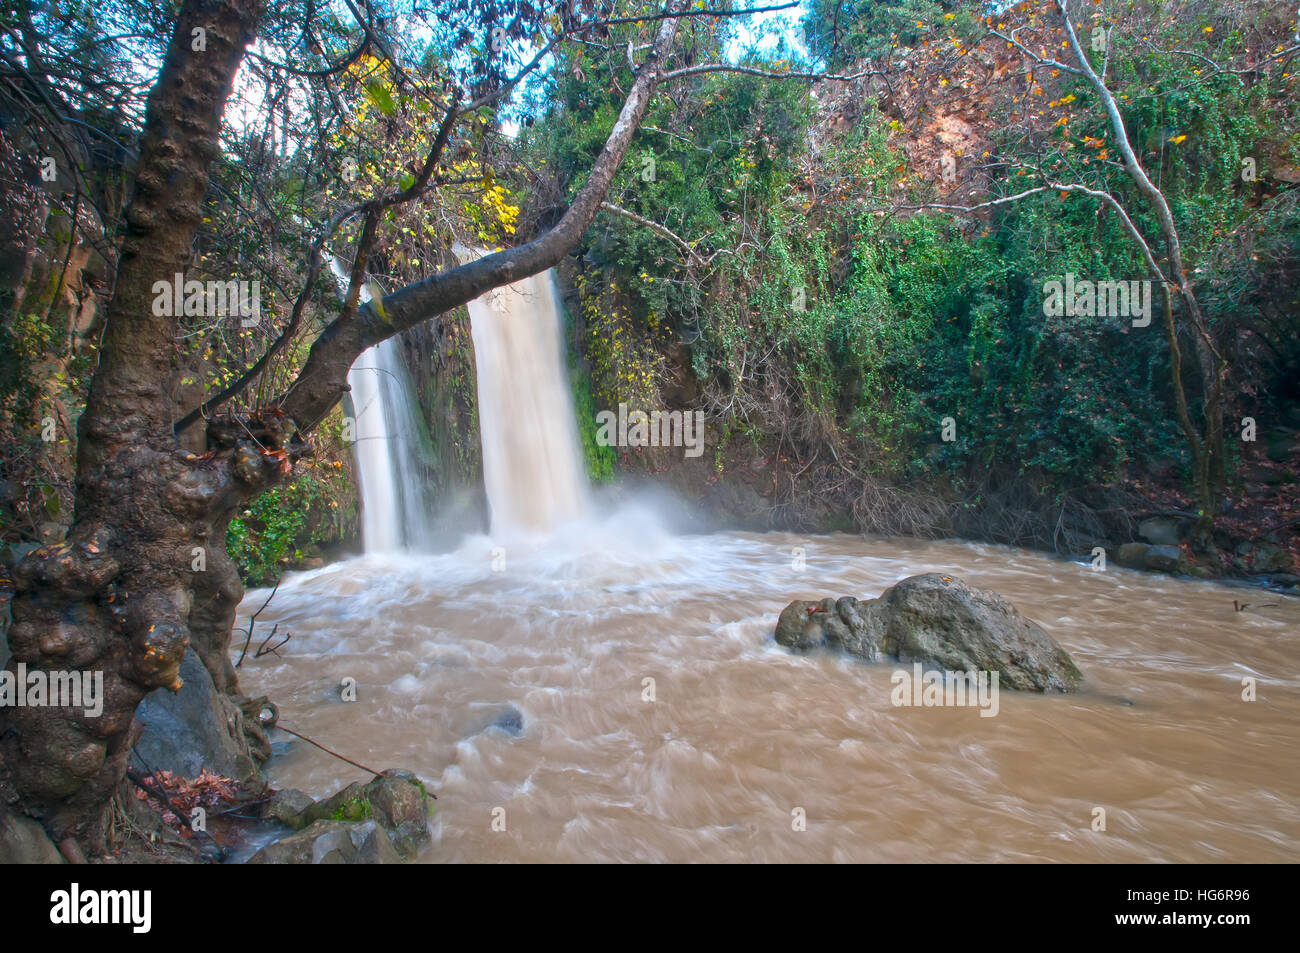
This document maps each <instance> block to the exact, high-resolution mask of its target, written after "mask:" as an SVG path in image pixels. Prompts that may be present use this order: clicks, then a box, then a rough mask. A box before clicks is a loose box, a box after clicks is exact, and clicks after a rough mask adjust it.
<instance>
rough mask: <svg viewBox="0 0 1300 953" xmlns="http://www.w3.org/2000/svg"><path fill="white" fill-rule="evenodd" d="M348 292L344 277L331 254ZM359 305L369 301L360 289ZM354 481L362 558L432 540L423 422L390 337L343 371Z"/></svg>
mask: <svg viewBox="0 0 1300 953" xmlns="http://www.w3.org/2000/svg"><path fill="white" fill-rule="evenodd" d="M330 270H331V271H333V272H334V276H335V278H336V279H337V280H338V281H339V283H340V285H341V287H342V288H343V289H344V290H345V291H346V289H347V283H348V279H347V275H346V274H345V273H344V272H343V269H342V267H341V265H340V264H339V262H338V260H337V259H336V258H334V257H332V256H331V257H330ZM361 300H362V302H363V303H364V302H366V301H369V300H370V293H369V292H368V291H367V290H366V289H365V286H364V285H363V286H362V288H361ZM348 386H349V387H351V388H352V406H353V413H354V414H355V438H356V445H355V451H356V455H357V472H358V476H359V479H360V482H361V487H360V491H361V533H362V541H363V543H364V545H365V549H366V552H368V553H391V552H397V551H400V550H418V549H422V548H425V547H427V546H428V545H429V543H430V541H431V540H432V537H433V517H432V510H431V507H430V504H429V499H428V492H427V487H428V483H429V481H428V461H427V453H426V450H425V446H424V436H423V435H424V421H423V419H422V418H421V416H420V409H419V403H418V402H417V401H416V399H415V385H414V384H413V383H412V381H411V375H410V372H409V371H408V370H407V368H406V362H405V361H403V360H402V353H401V345H400V344H399V343H398V341H397V339H396V338H389V339H388V340H387V341H383V342H381V343H379V344H377V345H375V346H374V347H372V348H370V349H369V350H367V351H365V352H363V353H362V354H361V356H360V357H358V358H357V359H356V361H355V362H354V363H353V365H352V369H351V370H349V371H348Z"/></svg>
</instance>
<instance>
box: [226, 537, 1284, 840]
mask: <svg viewBox="0 0 1300 953" xmlns="http://www.w3.org/2000/svg"><path fill="white" fill-rule="evenodd" d="M797 549H802V550H803V552H804V555H803V563H804V565H803V568H802V569H799V567H798V563H799V558H798V556H797V555H796V550H797ZM932 571H937V572H943V573H946V574H950V575H955V576H957V577H959V578H961V579H964V580H966V581H967V582H969V583H971V584H973V585H976V586H983V587H988V588H992V589H995V590H997V591H998V592H1000V593H1002V594H1003V595H1004V596H1005V597H1007V598H1008V599H1009V600H1010V601H1011V602H1012V603H1013V604H1014V605H1016V606H1017V607H1018V608H1019V609H1020V610H1021V611H1022V612H1024V613H1025V614H1026V615H1028V616H1029V617H1030V618H1032V619H1034V620H1035V621H1037V622H1038V623H1039V624H1041V625H1042V626H1043V627H1044V628H1045V629H1047V631H1048V632H1050V633H1051V634H1052V636H1053V637H1055V638H1056V640H1057V641H1058V642H1060V643H1061V644H1062V645H1063V646H1064V647H1065V648H1066V649H1067V650H1068V651H1069V652H1070V653H1071V654H1072V655H1073V657H1074V659H1075V661H1076V662H1077V663H1078V665H1079V667H1080V668H1081V669H1082V670H1083V672H1084V673H1085V675H1086V676H1087V685H1086V689H1085V691H1084V692H1083V693H1081V694H1078V695H1073V696H1061V695H1056V696H1046V697H1044V696H1038V695H1029V694H1020V693H1016V692H1011V691H1003V692H1001V696H1000V700H999V706H998V712H997V715H996V716H995V717H979V714H978V711H977V710H976V709H974V708H941V707H939V708H925V707H907V708H904V707H894V706H893V705H891V703H890V693H891V688H892V685H891V680H890V678H891V673H892V672H894V671H895V670H897V669H899V668H902V666H897V665H893V664H883V665H878V666H871V665H866V664H864V663H861V662H858V661H855V660H852V659H849V658H846V657H839V656H835V655H831V654H814V655H811V656H806V657H798V656H794V655H791V654H790V653H788V652H787V651H786V650H785V649H783V648H781V647H780V646H778V645H776V644H775V642H774V641H773V638H772V633H773V629H774V626H775V623H776V617H777V614H778V613H779V612H780V610H781V609H782V608H783V607H784V606H785V605H786V603H788V602H789V601H790V600H791V599H794V598H801V597H807V598H813V597H816V598H820V597H822V596H825V595H835V596H838V595H854V596H857V597H859V598H865V597H870V596H875V595H878V594H879V593H880V592H881V591H882V590H883V589H884V588H886V587H887V586H889V585H891V584H893V583H894V582H896V581H897V580H899V579H902V578H904V577H906V576H910V575H915V574H917V573H922V572H932ZM266 596H267V591H266V590H260V591H255V592H250V593H249V594H248V596H247V598H246V599H245V601H244V603H243V606H242V612H243V614H244V616H243V617H241V621H240V624H241V625H242V624H245V622H246V615H247V613H249V612H251V611H253V610H255V609H256V608H257V607H259V606H260V605H261V604H262V602H263V601H264V600H265V598H266ZM1234 599H1236V600H1238V601H1239V602H1240V601H1245V602H1248V603H1250V604H1251V605H1250V607H1249V608H1247V609H1246V611H1244V612H1237V611H1235V610H1234V608H1233V600H1234ZM277 622H278V623H279V624H280V632H281V633H283V632H284V631H286V629H287V630H288V631H289V632H291V633H292V636H293V637H292V639H291V640H290V641H289V643H288V644H287V645H285V646H284V648H282V649H281V650H280V654H279V656H265V657H263V658H260V659H252V658H250V659H249V660H247V661H246V662H245V663H244V665H243V668H242V670H241V671H242V674H241V682H242V689H243V690H244V691H245V692H246V693H250V694H263V693H264V694H267V695H269V696H270V697H271V698H272V699H273V700H274V701H275V702H277V703H278V705H279V707H280V712H281V718H282V720H283V722H284V723H285V724H286V725H287V726H288V727H291V728H294V729H295V730H297V731H299V732H304V733H306V734H307V735H309V736H311V737H313V738H315V739H316V740H318V741H320V742H321V743H323V744H326V745H328V746H329V747H331V748H334V749H335V750H337V751H340V752H342V753H343V754H346V755H348V756H349V757H351V758H353V759H355V760H357V761H360V762H362V763H364V764H366V765H368V766H370V767H373V768H376V769H380V770H382V769H384V768H389V767H403V768H407V769H409V770H412V771H414V772H416V773H417V774H419V775H420V776H421V777H423V778H424V779H426V780H427V781H428V782H430V783H431V790H433V791H434V792H436V794H437V796H438V801H437V811H436V814H435V815H434V817H433V819H432V830H433V842H432V843H431V844H430V845H429V846H428V847H427V848H426V849H425V850H424V851H423V852H422V854H421V856H420V860H421V861H424V862H429V863H437V862H456V861H461V862H464V861H471V862H498V861H560V862H567V861H599V862H608V861H674V862H692V861H710V862H744V861H793V862H825V861H866V862H876V861H887V862H889V861H906V862H913V861H931V862H933V861H939V862H944V861H982V862H988V861H1071V862H1098V861H1100V862H1150V861H1168V862H1188V861H1204V862H1266V861H1294V860H1296V858H1297V849H1298V848H1300V758H1298V757H1297V755H1298V754H1300V744H1298V743H1297V729H1300V600H1297V599H1294V598H1289V597H1286V596H1280V595H1275V594H1271V593H1266V592H1261V591H1259V590H1246V589H1236V588H1229V587H1226V586H1222V585H1218V584H1212V583H1206V582H1197V581H1189V580H1180V579H1174V578H1170V577H1164V576H1157V575H1148V574H1142V573H1137V572H1132V571H1129V570H1125V569H1120V568H1117V567H1112V568H1109V569H1107V570H1106V571H1095V570H1093V569H1091V568H1090V567H1089V566H1087V565H1081V564H1076V563H1071V562H1066V561H1061V560H1055V559H1050V558H1047V557H1045V556H1042V555H1039V554H1035V553H1029V552H1024V551H1019V550H1013V549H1006V548H1001V547H994V546H985V545H975V544H962V543H951V542H945V543H928V542H908V541H898V540H889V541H871V540H864V539H861V538H859V537H856V536H848V535H835V536H811V537H809V536H797V535H788V534H775V533H768V534H750V533H720V534H714V535H700V536H674V535H670V534H668V533H665V532H661V531H658V530H656V529H655V528H654V523H653V522H652V521H650V520H648V519H644V518H641V517H638V516H636V515H635V514H628V513H622V514H620V515H618V516H616V517H612V518H611V519H610V520H609V521H608V522H607V523H605V524H604V525H603V526H597V527H591V526H588V527H585V528H582V529H576V528H575V529H572V530H570V531H569V532H567V533H563V534H560V535H557V536H554V537H550V538H546V539H532V540H529V539H526V538H525V539H515V540H512V541H505V542H503V541H501V540H499V539H498V540H492V539H488V538H486V537H478V538H474V539H471V540H469V541H468V542H466V543H465V544H464V545H462V546H461V547H460V548H459V549H458V550H457V551H455V552H453V553H448V554H441V555H423V556H403V557H380V556H366V557H363V558H357V559H353V560H350V561H346V562H342V563H337V564H334V565H331V566H328V567H326V568H324V569H321V570H318V571H315V572H312V573H306V574H294V575H291V576H289V577H287V578H286V580H285V581H284V583H283V584H282V585H281V587H280V590H279V592H278V593H277V594H276V595H275V598H274V599H273V601H272V602H271V604H270V605H269V606H268V607H267V608H266V610H265V611H264V612H263V613H262V615H261V617H260V618H259V620H258V623H257V629H258V632H259V633H261V634H266V633H268V632H269V631H270V628H271V625H272V624H274V623H277ZM1244 678H1253V679H1255V680H1256V697H1255V700H1254V701H1246V700H1243V679H1244ZM351 679H354V680H355V696H356V700H355V701H344V700H343V697H342V696H343V695H344V694H345V690H344V687H343V686H344V685H345V680H351ZM650 680H653V681H650ZM346 684H352V683H351V682H347V683H346ZM277 740H288V741H290V742H291V743H290V745H289V746H288V750H287V752H286V753H284V754H283V755H282V756H280V757H277V758H276V759H274V760H273V761H272V762H271V764H270V766H269V776H270V778H271V780H272V782H273V783H274V784H276V785H277V786H280V787H298V788H302V789H304V790H306V791H307V792H308V793H310V794H312V795H313V796H317V797H321V796H324V795H327V794H330V793H333V792H334V791H335V790H337V789H338V788H339V787H340V786H342V785H344V784H345V783H347V782H350V781H353V780H366V779H368V777H369V775H367V774H365V773H364V772H362V771H359V770H357V769H355V768H352V767H350V766H348V765H346V764H344V763H342V762H340V761H338V760H336V759H334V758H331V757H330V756H329V755H327V754H325V753H323V752H321V751H319V750H317V749H316V748H313V747H311V746H309V745H307V744H304V743H302V742H297V741H294V740H293V739H291V738H289V737H288V736H287V735H285V734H283V733H280V734H278V735H277ZM1099 810H1100V811H1104V826H1105V829H1104V830H1099V829H1096V828H1097V827H1098V826H1099V825H1100V820H1101V818H1102V815H1101V814H1100V813H1098V812H1099Z"/></svg>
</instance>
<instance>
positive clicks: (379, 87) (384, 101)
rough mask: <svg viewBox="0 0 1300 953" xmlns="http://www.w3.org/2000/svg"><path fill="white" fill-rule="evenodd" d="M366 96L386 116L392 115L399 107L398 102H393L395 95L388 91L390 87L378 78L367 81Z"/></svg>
mask: <svg viewBox="0 0 1300 953" xmlns="http://www.w3.org/2000/svg"><path fill="white" fill-rule="evenodd" d="M366 96H367V97H369V99H370V101H371V102H372V103H374V104H375V108H377V109H378V110H379V111H380V112H381V113H383V114H384V115H385V116H391V115H392V114H393V111H394V110H395V109H397V104H396V103H395V102H393V96H392V94H391V93H390V92H389V91H388V87H387V86H385V85H384V84H383V83H381V82H379V81H378V80H373V81H371V82H369V83H366Z"/></svg>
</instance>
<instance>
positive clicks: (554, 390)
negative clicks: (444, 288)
mask: <svg viewBox="0 0 1300 953" xmlns="http://www.w3.org/2000/svg"><path fill="white" fill-rule="evenodd" d="M457 253H458V254H460V255H461V256H462V258H463V257H466V256H467V255H468V256H473V255H475V254H477V253H475V252H469V251H468V250H466V249H461V248H458V249H457ZM469 315H470V329H471V335H472V337H473V339H474V367H475V371H476V377H477V380H478V421H479V431H480V433H481V434H482V440H483V482H484V485H485V487H486V490H487V499H488V507H489V509H490V511H491V517H492V532H493V534H499V533H503V532H504V533H511V532H521V531H523V532H545V531H548V530H552V529H555V528H556V527H558V526H560V525H561V524H563V523H566V522H570V521H572V520H575V519H577V518H579V517H581V516H582V515H583V514H584V512H585V511H586V508H587V477H586V473H585V471H584V468H583V463H582V453H581V449H580V447H579V443H578V428H577V423H576V420H575V418H574V411H573V398H572V394H571V393H570V391H569V381H568V374H567V373H566V370H565V366H564V347H563V341H562V330H561V321H560V315H561V307H560V297H559V294H558V293H557V291H556V288H555V280H554V276H553V275H552V274H551V272H550V271H547V272H545V273H544V274H540V275H534V276H533V277H531V278H524V279H522V280H521V281H517V282H515V283H514V284H510V285H505V286H502V287H500V288H495V289H493V290H492V291H489V292H488V293H487V294H485V295H483V296H482V297H480V298H477V299H475V300H474V301H471V302H470V304H469Z"/></svg>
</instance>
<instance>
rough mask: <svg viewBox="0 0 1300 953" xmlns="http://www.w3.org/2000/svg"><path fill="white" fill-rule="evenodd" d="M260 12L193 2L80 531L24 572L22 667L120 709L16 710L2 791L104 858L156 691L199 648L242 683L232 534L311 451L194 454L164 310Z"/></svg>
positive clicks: (17, 653) (142, 191)
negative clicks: (86, 686) (227, 536)
mask: <svg viewBox="0 0 1300 953" xmlns="http://www.w3.org/2000/svg"><path fill="white" fill-rule="evenodd" d="M261 7H262V0H187V2H186V4H185V6H184V8H183V9H182V11H181V13H180V16H179V18H178V21H177V24H176V31H175V33H174V35H173V36H172V39H171V42H170V44H169V47H168V51H167V57H166V61H165V64H164V67H163V70H162V72H161V74H160V75H159V78H158V83H157V85H156V86H155V87H154V89H153V91H152V92H151V94H150V96H149V104H148V111H147V114H146V120H145V127H144V131H143V136H142V140H141V146H140V160H139V166H138V169H137V172H136V182H135V194H134V197H133V199H132V202H131V205H130V207H129V209H128V211H127V215H126V235H125V237H124V240H123V243H122V248H121V258H120V264H119V268H118V274H117V283H116V287H115V289H114V294H113V298H112V301H111V302H110V304H109V309H108V315H107V326H106V330H105V334H104V339H103V342H102V345H101V349H100V354H99V367H98V369H97V370H96V372H95V376H94V380H93V382H92V385H91V388H90V394H89V396H88V399H87V403H86V410H85V412H84V413H83V415H82V417H81V420H80V423H79V427H78V461H77V490H76V517H75V522H74V523H73V526H72V528H71V530H70V532H69V534H68V539H67V541H66V542H65V543H63V544H60V545H58V546H55V547H46V548H43V549H39V550H37V551H35V552H33V553H31V554H29V555H28V556H27V557H26V558H25V559H24V560H23V561H22V562H21V563H20V564H19V565H18V566H17V567H16V569H15V572H14V581H15V584H16V594H15V596H14V599H13V605H12V612H13V625H12V628H11V630H10V633H9V645H10V649H11V651H12V653H13V658H12V659H11V660H10V662H9V667H10V668H11V669H13V668H14V667H15V666H16V664H17V663H19V662H21V663H25V664H26V666H27V667H28V669H29V670H30V669H34V668H37V669H42V670H45V671H80V672H82V673H85V674H87V675H89V674H91V673H95V672H102V673H103V676H102V677H103V693H104V699H103V702H104V704H103V711H102V713H101V714H99V715H98V716H97V717H96V716H93V715H87V714H86V713H85V711H84V709H83V708H80V707H52V706H51V707H6V708H2V709H0V757H2V758H3V779H2V780H3V784H4V787H5V792H4V793H5V794H6V795H7V796H8V798H9V799H17V800H18V801H19V802H20V804H21V807H22V808H23V809H24V810H25V811H27V812H28V813H30V814H34V815H36V816H38V817H40V818H41V820H42V821H43V823H44V824H45V826H46V828H47V829H48V830H49V831H50V832H51V833H52V834H53V836H54V838H55V839H56V840H60V839H62V838H64V837H67V836H74V837H76V838H77V839H78V840H80V841H81V842H82V844H83V845H84V846H86V847H88V848H91V849H94V848H97V847H100V846H101V845H102V842H103V835H104V830H103V826H104V815H105V810H106V807H107V805H108V803H109V800H110V798H111V797H112V794H113V792H114V791H115V790H116V789H117V786H118V785H119V784H120V783H121V780H122V777H123V775H124V773H125V767H126V761H127V757H128V755H129V754H130V749H131V745H132V744H133V742H134V740H135V735H136V730H137V729H136V727H135V722H134V716H135V711H136V707H137V706H138V704H139V703H140V700H141V699H142V698H143V697H144V696H145V695H146V694H147V693H148V692H150V691H152V690H153V689H155V688H160V687H162V688H172V689H175V688H178V687H179V679H178V674H177V672H178V668H179V666H180V662H181V659H182V657H183V656H184V653H185V649H186V647H187V646H188V645H189V644H190V641H191V638H192V637H195V642H196V645H195V648H196V650H197V651H198V652H199V654H200V655H201V656H202V657H203V658H204V660H205V662H208V663H209V665H210V666H215V667H214V672H215V673H221V674H224V675H225V676H226V677H225V681H226V687H231V683H232V679H233V672H230V671H229V663H228V662H226V663H225V666H224V668H223V667H222V665H221V664H219V663H218V661H217V660H218V658H219V656H220V655H224V651H225V647H224V645H220V644H218V643H219V642H221V636H220V631H221V629H222V628H223V627H224V629H225V636H224V638H225V639H226V640H228V639H229V626H230V622H231V621H232V620H233V615H234V607H235V605H236V604H237V603H238V600H239V596H240V590H239V580H238V577H237V576H236V575H235V574H234V571H233V566H231V565H230V561H229V559H228V558H226V557H225V554H224V552H223V551H222V546H221V542H222V539H223V537H224V529H225V525H226V523H227V522H228V521H229V519H230V516H231V514H232V513H233V512H234V510H235V508H236V507H238V506H239V505H240V504H241V503H242V502H243V501H245V500H246V499H248V498H249V497H250V496H252V495H253V494H255V493H257V492H260V491H261V490H262V489H264V488H265V487H267V486H269V485H271V483H272V482H274V481H275V480H276V479H277V478H279V476H280V475H281V474H282V473H283V472H286V471H287V469H288V457H289V455H290V454H292V453H295V452H298V450H299V445H298V444H297V443H296V441H295V440H294V434H293V432H292V428H291V427H285V426H284V423H283V420H282V418H280V417H278V416H275V415H271V417H270V418H269V419H268V420H265V421H264V420H254V421H251V422H250V427H249V429H250V431H251V432H245V431H244V430H243V428H239V433H240V434H241V436H242V439H229V438H227V439H224V440H218V441H217V442H216V444H215V445H212V444H210V450H209V452H208V453H205V454H202V455H197V454H194V453H189V452H186V451H182V450H180V449H178V447H177V444H176V442H175V439H174V438H173V436H172V430H171V422H172V411H173V408H172V405H171V401H170V400H169V397H168V388H167V384H168V379H169V377H170V369H171V367H172V355H173V347H174V333H175V329H176V318H175V317H170V316H159V315H155V314H154V309H153V299H154V295H153V285H154V283H155V282H156V281H160V280H168V281H169V280H171V277H172V276H173V275H174V274H176V273H178V272H184V271H185V267H186V264H187V262H188V259H189V257H190V248H191V245H192V243H193V240H194V234H195V230H196V228H197V226H198V225H199V222H200V220H201V217H202V211H201V210H202V207H203V204H202V203H203V198H204V194H205V192H206V191H207V186H208V170H209V167H210V166H211V163H212V161H213V159H214V158H215V157H216V155H217V153H218V149H219V143H218V134H219V131H220V126H221V117H222V113H223V111H224V108H225V102H226V99H227V97H228V96H229V95H230V90H231V85H232V82H233V79H234V75H235V71H236V70H237V69H238V67H239V63H240V61H241V60H242V58H243V55H244V50H245V47H246V46H247V44H248V42H249V41H250V39H251V38H252V35H253V27H254V25H255V23H256V21H257V19H258V17H259V15H260V12H261ZM196 31H202V32H196ZM200 39H201V42H197V41H198V40H200ZM196 47H202V49H196ZM255 437H256V439H254V438H255ZM259 444H260V445H259ZM279 451H284V452H283V453H281V452H279ZM198 567H202V568H201V569H200V568H198ZM221 684H222V682H221V679H220V678H218V685H221Z"/></svg>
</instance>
